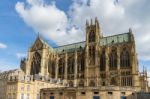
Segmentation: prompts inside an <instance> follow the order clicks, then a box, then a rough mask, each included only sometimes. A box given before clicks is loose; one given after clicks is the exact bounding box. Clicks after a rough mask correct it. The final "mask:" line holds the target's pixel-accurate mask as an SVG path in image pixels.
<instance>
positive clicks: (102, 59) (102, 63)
mask: <svg viewBox="0 0 150 99" xmlns="http://www.w3.org/2000/svg"><path fill="white" fill-rule="evenodd" d="M105 68H106V57H105V51H103V53H102V54H101V56H100V70H101V71H105Z"/></svg>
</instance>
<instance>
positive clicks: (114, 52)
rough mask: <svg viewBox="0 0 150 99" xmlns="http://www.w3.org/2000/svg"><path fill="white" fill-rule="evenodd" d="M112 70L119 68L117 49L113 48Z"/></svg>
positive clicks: (110, 62)
mask: <svg viewBox="0 0 150 99" xmlns="http://www.w3.org/2000/svg"><path fill="white" fill-rule="evenodd" d="M109 65H110V70H113V69H117V51H116V50H112V51H111V53H110V55H109Z"/></svg>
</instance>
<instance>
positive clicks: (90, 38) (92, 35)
mask: <svg viewBox="0 0 150 99" xmlns="http://www.w3.org/2000/svg"><path fill="white" fill-rule="evenodd" d="M91 42H95V33H94V31H91V32H90V33H89V43H91Z"/></svg>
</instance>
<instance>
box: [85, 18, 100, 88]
mask: <svg viewBox="0 0 150 99" xmlns="http://www.w3.org/2000/svg"><path fill="white" fill-rule="evenodd" d="M100 38H101V35H100V27H99V22H98V20H97V18H95V22H94V24H93V20H92V19H91V22H90V23H89V21H86V50H85V56H86V58H85V64H86V72H85V77H86V85H87V86H98V85H99V84H98V83H99V80H98V79H99V53H100ZM94 78H97V79H96V80H94Z"/></svg>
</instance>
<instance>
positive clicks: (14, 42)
mask: <svg viewBox="0 0 150 99" xmlns="http://www.w3.org/2000/svg"><path fill="white" fill-rule="evenodd" d="M149 4H150V0H1V1H0V70H1V71H4V70H9V69H15V68H19V66H20V60H21V58H23V57H26V56H27V53H28V49H29V48H30V47H31V46H32V44H33V43H34V41H35V39H36V37H37V35H38V34H39V35H40V36H41V37H42V38H43V39H44V40H45V41H47V42H48V43H49V44H50V45H51V46H53V47H55V46H58V45H64V44H69V43H74V42H79V41H83V40H84V39H85V22H86V20H89V21H90V20H91V18H92V19H93V20H94V18H95V17H97V18H98V20H99V23H100V28H101V33H102V34H103V36H108V35H114V34H120V33H126V32H128V31H129V28H132V31H133V34H134V36H135V42H136V51H137V55H138V60H139V69H140V71H142V68H143V66H145V68H147V69H148V71H149V72H148V73H149V75H150V66H149V65H150V45H149V44H150V12H149V11H150V6H149Z"/></svg>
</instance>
